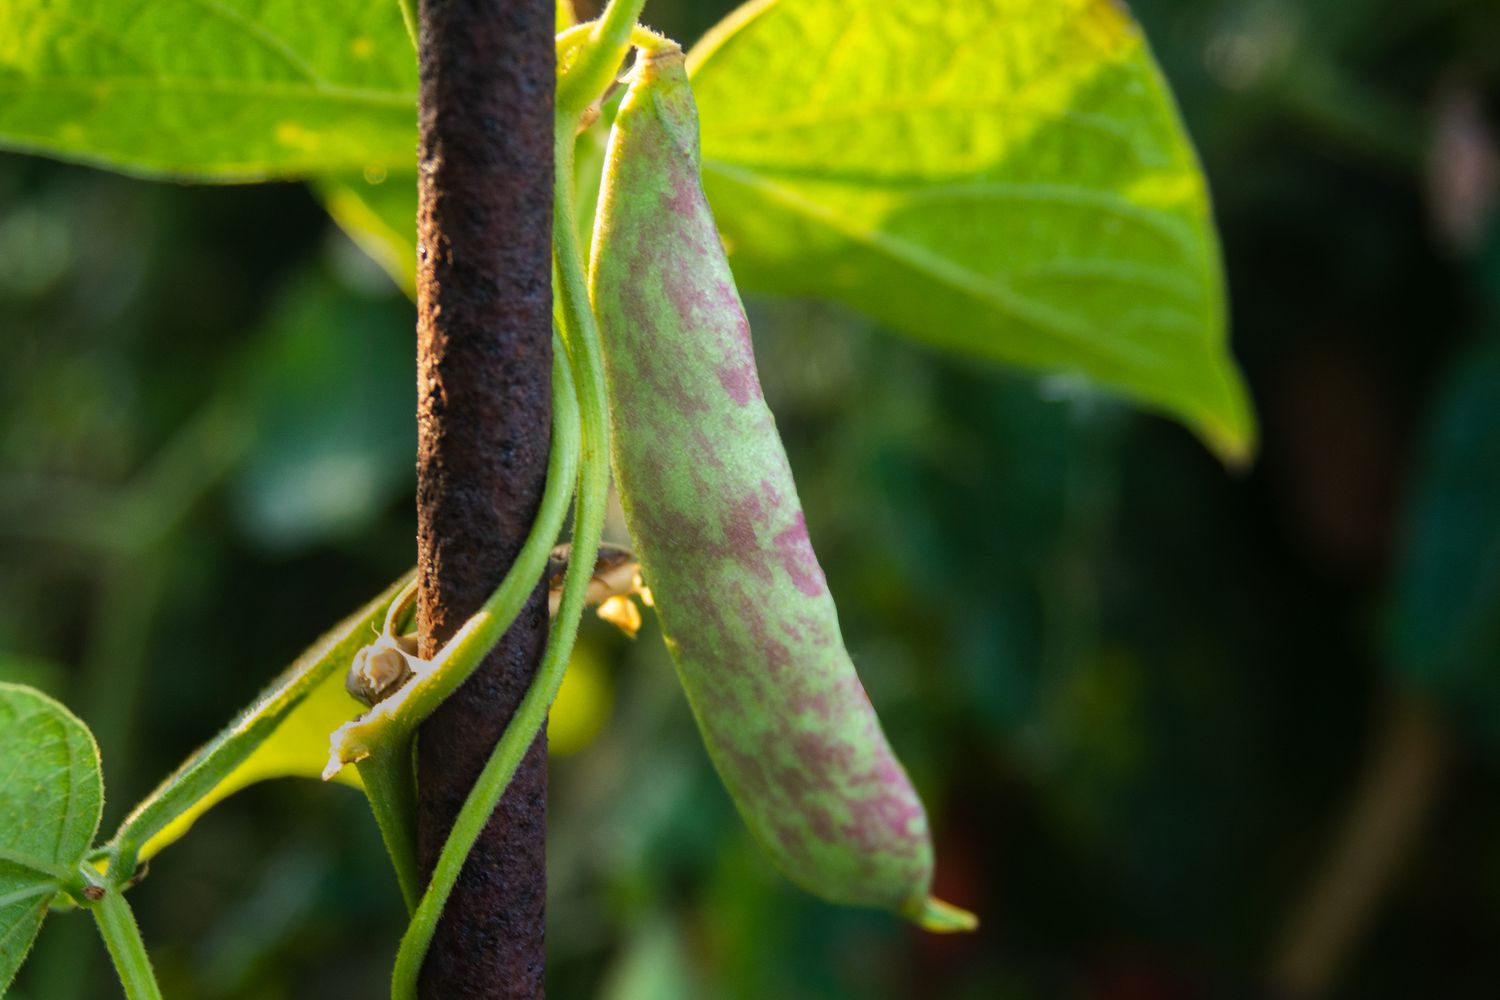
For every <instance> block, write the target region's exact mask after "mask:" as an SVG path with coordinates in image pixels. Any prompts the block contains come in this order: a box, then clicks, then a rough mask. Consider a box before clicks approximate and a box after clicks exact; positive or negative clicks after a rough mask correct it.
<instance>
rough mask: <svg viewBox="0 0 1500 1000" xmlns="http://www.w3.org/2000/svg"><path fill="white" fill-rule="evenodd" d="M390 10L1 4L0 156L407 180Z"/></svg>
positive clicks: (194, 0)
mask: <svg viewBox="0 0 1500 1000" xmlns="http://www.w3.org/2000/svg"><path fill="white" fill-rule="evenodd" d="M416 92H417V67H416V60H415V58H414V56H413V52H412V45H411V39H410V37H409V35H408V34H407V30H406V27H405V25H404V24H403V22H402V19H401V10H400V4H398V3H396V2H395V0H385V2H380V3H353V4H351V3H338V4H321V3H299V2H295V0H269V2H265V0H215V2H212V3H204V2H201V0H53V2H51V3H39V2H36V0H0V96H3V98H4V99H3V100H0V148H7V149H15V150H21V151H23V152H34V153H42V154H45V155H49V156H57V157H60V158H63V159H69V160H77V161H81V162H84V163H91V164H96V165H99V166H106V167H111V168H114V169H118V170H123V171H127V172H131V173H141V174H150V175H163V174H165V175H173V176H183V177H193V178H202V179H211V180H257V179H262V178H267V177H294V176H304V175H307V174H312V173H320V172H327V171H335V170H350V171H356V172H358V171H367V170H369V171H376V172H378V171H383V170H387V169H391V168H397V169H407V170H409V169H410V168H411V165H412V163H413V162H414V160H415V157H416V136H417V131H416Z"/></svg>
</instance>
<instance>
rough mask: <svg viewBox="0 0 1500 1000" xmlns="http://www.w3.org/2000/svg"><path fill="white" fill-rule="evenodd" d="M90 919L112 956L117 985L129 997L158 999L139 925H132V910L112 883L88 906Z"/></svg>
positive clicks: (154, 977)
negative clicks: (118, 979)
mask: <svg viewBox="0 0 1500 1000" xmlns="http://www.w3.org/2000/svg"><path fill="white" fill-rule="evenodd" d="M89 909H90V911H91V912H92V913H93V914H94V922H95V923H97V924H98V925H99V934H100V936H102V937H103V938H104V946H105V947H106V948H108V949H109V957H110V958H112V959H113V960H114V963H115V972H116V973H118V974H119V977H120V985H122V986H124V987H125V996H126V997H128V998H129V1000H161V988H160V987H159V986H157V985H156V974H155V973H154V972H152V971H151V959H150V958H149V957H148V956H147V955H146V944H145V942H144V941H142V940H141V929H140V928H139V927H137V926H136V923H135V914H134V913H131V912H130V904H129V903H127V902H126V901H125V897H124V895H123V894H122V893H121V892H120V890H119V888H118V887H116V886H113V885H112V886H109V887H108V888H107V889H106V890H105V893H104V898H103V899H101V900H99V902H98V903H96V904H94V905H93V906H91V907H89Z"/></svg>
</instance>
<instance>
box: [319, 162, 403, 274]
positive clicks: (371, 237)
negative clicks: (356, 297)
mask: <svg viewBox="0 0 1500 1000" xmlns="http://www.w3.org/2000/svg"><path fill="white" fill-rule="evenodd" d="M313 187H314V188H315V189H316V190H317V192H318V194H319V195H321V196H322V198H323V205H324V207H326V208H327V209H328V214H329V215H331V216H333V221H335V222H337V223H338V224H339V227H340V228H341V229H343V230H344V232H346V233H348V234H349V237H350V239H352V240H354V242H355V243H356V244H358V245H359V248H360V249H361V250H363V251H364V252H365V253H367V254H369V256H370V259H372V260H374V261H375V263H377V264H379V265H380V266H381V268H382V269H383V270H384V271H385V273H386V274H389V275H390V276H391V280H392V281H394V282H395V283H396V285H397V287H399V288H400V289H401V290H402V291H403V292H405V293H406V296H407V298H409V299H412V300H414V301H415V299H416V297H417V175H416V174H415V173H413V172H409V171H408V172H403V173H396V174H390V175H386V174H378V173H377V174H371V175H368V176H367V175H363V174H338V175H334V176H330V177H324V178H320V179H318V180H315V181H314V182H313Z"/></svg>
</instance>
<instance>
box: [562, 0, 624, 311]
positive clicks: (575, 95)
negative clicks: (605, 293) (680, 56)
mask: <svg viewBox="0 0 1500 1000" xmlns="http://www.w3.org/2000/svg"><path fill="white" fill-rule="evenodd" d="M645 6H646V0H609V6H607V7H605V8H604V13H602V14H600V15H599V18H598V20H596V21H594V22H593V29H592V30H591V31H590V32H589V37H588V40H587V41H585V42H584V43H583V52H582V54H580V55H579V57H578V61H577V62H575V63H574V64H573V67H572V68H571V69H570V70H569V71H568V74H567V76H565V77H563V78H562V79H561V80H560V81H558V85H557V115H558V118H559V119H568V120H570V121H574V122H575V123H576V120H577V118H578V116H579V115H580V114H582V113H583V109H584V108H586V107H588V106H589V105H590V104H591V103H593V102H594V101H595V100H597V99H598V98H599V95H600V94H602V93H604V91H605V89H606V88H607V87H608V86H609V85H610V83H611V82H613V80H614V78H615V74H616V73H618V72H619V71H620V63H621V61H622V60H624V58H625V54H626V53H627V52H629V51H630V36H631V33H632V32H633V31H634V30H635V24H636V21H637V20H639V19H640V16H641V8H643V7H645ZM559 176H561V175H559ZM569 176H570V180H569V183H572V182H571V175H569ZM585 301H586V300H585Z"/></svg>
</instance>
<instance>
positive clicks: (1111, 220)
mask: <svg viewBox="0 0 1500 1000" xmlns="http://www.w3.org/2000/svg"><path fill="white" fill-rule="evenodd" d="M689 66H690V68H691V70H692V73H693V87H694V90H695V92H696V94H697V96H698V104H699V109H700V112H701V116H702V123H703V124H702V146H703V173H704V180H705V184H706V186H707V189H708V194H709V198H710V200H711V201H712V203H713V206H714V210H715V212H716V214H717V216H718V221H719V224H720V227H721V229H722V230H723V233H724V237H725V242H726V244H727V245H728V247H729V249H730V253H731V260H732V262H733V264H734V268H735V272H736V276H737V277H738V278H739V280H740V281H741V282H742V283H743V284H744V285H745V286H746V287H747V288H749V289H758V290H762V291H768V292H773V293H781V294H795V295H815V296H821V297H825V298H829V299H833V300H835V301H838V302H842V303H844V304H846V305H849V306H851V307H853V308H856V309H859V310H862V311H864V312H866V313H868V314H869V315H870V316H872V317H873V318H875V319H877V320H878V321H880V322H882V323H885V324H887V325H889V326H891V327H892V328H894V329H896V330H898V331H900V332H902V333H905V334H906V335H908V336H911V337H914V338H916V339H919V340H922V341H925V342H927V343H930V344H932V345H934V346H937V347H940V348H944V349H947V350H950V351H956V352H960V353H963V354H968V355H973V356H977V357H980V358H984V359H987V360H991V361H1001V362H1008V363H1012V364H1019V365H1025V366H1028V367H1033V368H1038V369H1041V370H1044V371H1048V372H1058V373H1068V374H1072V375H1081V376H1085V377H1087V378H1088V379H1090V380H1092V381H1094V382H1096V383H1098V384H1100V385H1102V386H1105V387H1107V388H1109V389H1111V390H1113V391H1115V392H1118V393H1121V394H1123V395H1125V396H1127V397H1129V398H1131V399H1133V400H1135V401H1136V402H1138V403H1141V404H1144V405H1146V406H1149V407H1152V408H1155V409H1159V410H1163V411H1165V412H1167V413H1170V414H1172V415H1173V416H1175V417H1177V418H1178V419H1180V420H1182V421H1184V422H1186V423H1187V424H1188V425H1189V426H1191V427H1193V428H1194V429H1195V430H1196V431H1197V433H1198V434H1199V435H1200V436H1201V437H1202V438H1203V439H1204V440H1205V441H1206V442H1207V443H1208V444H1209V445H1210V446H1211V447H1213V448H1214V449H1215V450H1216V451H1217V452H1218V453H1219V454H1220V455H1222V456H1224V457H1225V458H1226V459H1229V460H1231V461H1243V460H1245V459H1247V458H1248V457H1249V455H1250V454H1251V453H1252V452H1253V450H1254V444H1255V430H1254V421H1253V417H1252V414H1251V411H1250V407H1249V403H1248V401H1247V398H1246V394H1245V389H1244V387H1243V385H1242V384H1241V381H1240V377H1239V375H1238V372H1237V371H1236V369H1235V366H1234V364H1233V362H1232V360H1231V359H1230V357H1229V355H1228V351H1227V344H1226V337H1225V309H1224V297H1223V287H1222V281H1223V279H1222V275H1221V267H1220V260H1219V248H1218V244H1217V241H1216V238H1215V234H1214V229H1213V223H1212V219H1211V215H1210V211H1209V203H1208V194H1207V190H1206V187H1205V183H1204V178H1203V175H1202V172H1201V170H1200V169H1199V166H1198V163H1197V160H1196V158H1195V156H1194V153H1193V150H1192V147H1191V145H1190V144H1189V142H1188V139H1187V136H1186V135H1185V133H1184V131H1183V128H1182V125H1181V122H1180V121H1179V120H1178V115H1177V111H1176V108H1175V107H1174V105H1173V103H1172V99H1171V96H1170V94H1169V92H1168V90H1167V87H1166V84H1165V83H1164V81H1163V80H1162V78H1161V75H1160V73H1159V71H1158V70H1157V68H1156V65H1155V63H1154V62H1153V60H1152V57H1151V54H1150V52H1149V50H1148V49H1147V46H1146V42H1145V39H1144V38H1143V37H1142V35H1141V32H1140V30H1139V29H1138V28H1137V27H1136V25H1135V23H1134V22H1133V21H1132V20H1131V19H1130V16H1129V14H1128V13H1126V11H1125V9H1124V6H1123V5H1122V4H1119V3H1117V2H1115V0H972V2H967V3H948V2H946V0H943V2H939V0H920V2H913V3H878V4H877V3H870V4H834V3H826V2H822V0H759V2H754V3H751V4H749V5H747V6H746V7H744V8H742V9H741V10H740V11H739V12H738V13H737V14H735V15H732V16H731V17H730V18H729V19H728V20H727V21H725V22H724V23H723V24H722V25H721V26H720V27H719V28H717V29H716V30H714V31H713V32H711V33H710V34H709V35H708V36H707V37H705V38H704V40H703V41H702V42H701V43H700V44H699V45H698V46H697V47H696V48H695V49H694V50H693V52H692V54H691V55H690V57H689Z"/></svg>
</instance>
